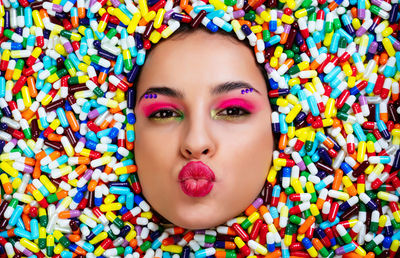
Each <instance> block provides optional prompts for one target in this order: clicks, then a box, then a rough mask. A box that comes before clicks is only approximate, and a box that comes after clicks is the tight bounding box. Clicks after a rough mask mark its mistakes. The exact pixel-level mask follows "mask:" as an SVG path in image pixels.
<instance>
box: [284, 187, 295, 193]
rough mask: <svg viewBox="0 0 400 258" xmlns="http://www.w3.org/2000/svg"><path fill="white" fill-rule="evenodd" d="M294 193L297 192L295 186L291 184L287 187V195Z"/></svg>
mask: <svg viewBox="0 0 400 258" xmlns="http://www.w3.org/2000/svg"><path fill="white" fill-rule="evenodd" d="M292 193H295V191H294V189H293V187H291V186H289V187H288V188H286V189H285V194H286V195H291V194H292Z"/></svg>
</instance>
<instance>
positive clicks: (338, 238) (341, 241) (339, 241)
mask: <svg viewBox="0 0 400 258" xmlns="http://www.w3.org/2000/svg"><path fill="white" fill-rule="evenodd" d="M335 239H336V242H337V244H338V245H340V246H344V245H345V242H344V241H343V239H342V238H341V237H336V238H335Z"/></svg>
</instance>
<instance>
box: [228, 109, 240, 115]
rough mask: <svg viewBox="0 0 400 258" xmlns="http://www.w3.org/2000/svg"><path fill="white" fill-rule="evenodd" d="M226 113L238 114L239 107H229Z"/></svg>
mask: <svg viewBox="0 0 400 258" xmlns="http://www.w3.org/2000/svg"><path fill="white" fill-rule="evenodd" d="M227 113H228V115H238V114H240V109H239V108H237V107H233V108H229V109H228V110H227Z"/></svg>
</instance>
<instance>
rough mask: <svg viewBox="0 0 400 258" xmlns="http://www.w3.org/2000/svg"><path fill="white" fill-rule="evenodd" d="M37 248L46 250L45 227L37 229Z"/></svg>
mask: <svg viewBox="0 0 400 258" xmlns="http://www.w3.org/2000/svg"><path fill="white" fill-rule="evenodd" d="M38 246H39V248H40V249H45V248H46V228H45V227H40V229H39V241H38Z"/></svg>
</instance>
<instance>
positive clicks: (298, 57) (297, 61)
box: [293, 54, 303, 64]
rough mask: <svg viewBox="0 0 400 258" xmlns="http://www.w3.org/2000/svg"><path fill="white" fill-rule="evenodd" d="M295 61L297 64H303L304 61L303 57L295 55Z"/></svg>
mask: <svg viewBox="0 0 400 258" xmlns="http://www.w3.org/2000/svg"><path fill="white" fill-rule="evenodd" d="M293 60H294V62H295V63H297V64H298V63H301V62H303V59H301V56H300V55H299V54H295V55H294V57H293Z"/></svg>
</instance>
